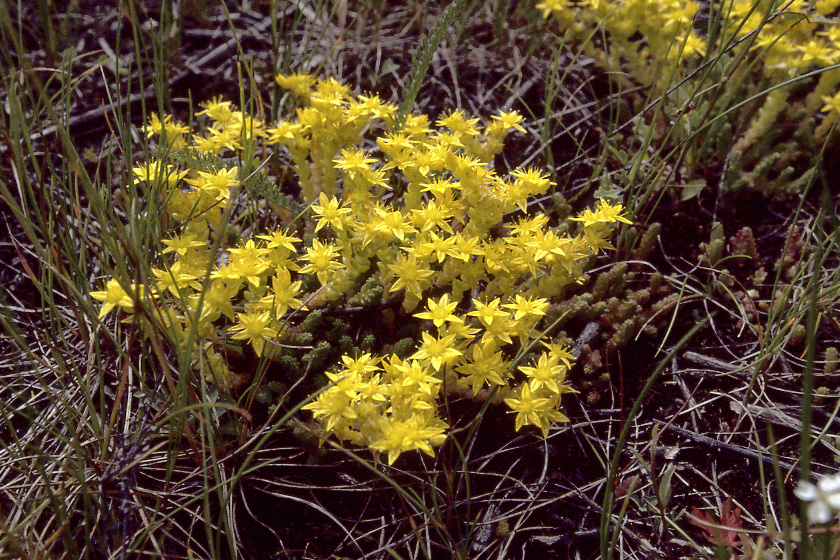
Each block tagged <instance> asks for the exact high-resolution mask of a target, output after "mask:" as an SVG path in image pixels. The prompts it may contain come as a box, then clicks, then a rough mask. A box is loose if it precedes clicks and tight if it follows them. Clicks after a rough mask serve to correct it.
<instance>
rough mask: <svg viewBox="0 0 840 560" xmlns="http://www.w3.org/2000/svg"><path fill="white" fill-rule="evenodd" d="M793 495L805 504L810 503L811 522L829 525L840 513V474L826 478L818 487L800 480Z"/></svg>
mask: <svg viewBox="0 0 840 560" xmlns="http://www.w3.org/2000/svg"><path fill="white" fill-rule="evenodd" d="M793 493H794V494H796V497H797V498H799V499H800V500H802V501H803V502H810V503H809V504H808V519H809V520H810V521H813V522H815V523H827V522H829V521H831V519H832V517H834V515H835V514H836V513H837V512H838V511H840V473H838V474H834V475H831V476H824V477H822V478H820V479H819V480H818V481H817V484H816V485H814V484H811V483H810V482H805V481H802V480H800V481H799V484H797V486H796V489H794V491H793Z"/></svg>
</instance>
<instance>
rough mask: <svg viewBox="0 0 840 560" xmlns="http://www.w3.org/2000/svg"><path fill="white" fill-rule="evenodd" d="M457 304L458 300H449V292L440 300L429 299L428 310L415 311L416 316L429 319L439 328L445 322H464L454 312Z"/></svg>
mask: <svg viewBox="0 0 840 560" xmlns="http://www.w3.org/2000/svg"><path fill="white" fill-rule="evenodd" d="M457 306H458V302H457V301H453V302H451V303H450V302H449V294H443V295H442V296H441V298H440V299H439V300H438V301H434V300H431V299H430V300H429V304H428V311H426V312H424V313H415V314H414V316H415V317H417V318H418V319H429V320H430V321H432V322H433V323H434V324H435V326H436V327H437V328H440V327H442V326H443V324H444V323H463V322H464V320H463V319H461V318H460V317H458V316H457V315H455V314H454V313H453V311H455V307H457Z"/></svg>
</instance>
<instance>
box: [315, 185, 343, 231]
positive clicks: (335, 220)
mask: <svg viewBox="0 0 840 560" xmlns="http://www.w3.org/2000/svg"><path fill="white" fill-rule="evenodd" d="M318 202H320V204H314V205H312V212H314V213H315V215H316V216H318V217H319V219H318V224H317V225H316V226H315V231H318V230H320V229H321V228H322V227H324V226H326V225H328V224H329V226H330V227H332V228H333V231H343V230H344V225H345V224H346V223H347V222H349V220H350V218H349V216H350V212H352V210H351V209H350V208H346V207H343V206H342V204H341V203H340V202H339V201H338V199H337V198H335V197H332V198H327V195H326V194H324V193H323V192H322V193H321V194H320V195H319V196H318Z"/></svg>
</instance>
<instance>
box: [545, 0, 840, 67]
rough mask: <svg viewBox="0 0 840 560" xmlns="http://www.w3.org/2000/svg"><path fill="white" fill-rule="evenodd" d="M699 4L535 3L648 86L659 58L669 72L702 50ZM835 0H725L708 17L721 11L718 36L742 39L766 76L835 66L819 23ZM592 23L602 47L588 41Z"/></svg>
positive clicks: (829, 34)
mask: <svg viewBox="0 0 840 560" xmlns="http://www.w3.org/2000/svg"><path fill="white" fill-rule="evenodd" d="M703 5H704V3H703V2H699V1H696V0H622V1H621V2H604V1H602V0H574V1H572V0H542V1H541V2H539V3H538V4H537V8H539V9H541V10H542V12H543V16H544V17H546V18H548V17H549V16H551V17H553V18H555V19H556V20H557V21H559V22H560V23H561V25H562V26H563V29H564V38H565V39H567V40H571V41H575V42H579V43H585V44H586V46H587V54H588V55H590V56H592V57H593V58H595V59H596V60H598V61H599V62H600V63H601V64H602V65H604V66H605V67H607V68H610V69H613V70H616V69H618V68H622V69H625V70H629V72H630V74H631V76H632V77H633V79H635V80H636V81H638V82H640V83H643V84H653V83H654V82H655V80H656V76H657V74H658V73H660V72H661V68H660V66H661V65H662V64H663V63H665V64H666V70H665V73H666V75H667V65H668V64H670V65H672V66H673V65H674V63H679V62H683V61H685V60H688V59H691V58H692V57H694V56H695V55H698V54H699V55H703V54H704V52H705V50H706V48H707V45H706V41H705V38H704V36H702V35H701V34H699V33H698V32H697V30H698V29H701V30H705V28H706V24H705V23H704V24H702V26H701V25H698V24H697V23H696V16H697V12H698V10H700V9H701V8H702V7H703ZM838 5H840V2H838V0H819V1H816V2H814V1H811V0H793V1H790V2H778V1H776V0H759V1H758V2H756V1H755V0H726V1H724V2H722V3H720V4H716V5H715V7H714V10H715V12H713V13H712V14H711V15H710V16H709V17H711V18H717V17H718V16H719V14H722V16H723V17H722V18H721V19H720V21H721V22H722V26H721V29H720V35H721V36H723V37H732V38H735V39H737V40H748V42H747V43H746V44H748V45H750V48H751V49H752V50H753V52H756V53H761V55H762V58H763V67H762V69H763V71H764V72H765V74H766V75H768V76H771V77H775V78H777V79H780V80H781V79H786V78H790V77H793V76H795V75H798V74H801V73H802V72H804V71H806V70H807V69H809V68H812V67H815V66H816V67H821V68H825V67H828V66H831V65H833V64H837V62H838V60H840V58H839V57H840V54H839V53H840V50H838V48H837V45H838V44H840V43H838V40H840V31H838V29H837V26H836V25H835V24H831V25H825V24H826V23H828V22H829V20H828V19H826V18H828V17H830V16H831V15H832V14H833V13H834V11H835V10H836V9H837V7H838ZM718 11H719V12H718ZM596 29H597V30H598V31H597V33H598V34H600V33H602V32H603V33H604V34H605V36H606V38H607V42H608V44H607V45H600V46H596V45H595V44H594V43H593V42H592V41H589V40H588V39H589V38H590V37H591V34H592V33H593V31H594V30H596ZM753 38H754V39H753Z"/></svg>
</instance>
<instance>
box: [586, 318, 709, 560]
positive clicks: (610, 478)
mask: <svg viewBox="0 0 840 560" xmlns="http://www.w3.org/2000/svg"><path fill="white" fill-rule="evenodd" d="M713 315H714V312H713V313H712V314H711V315H707V316H706V317H704V318H703V319H701V320H700V321H698V322H697V324H696V325H694V326H693V327H692V328H691V330H689V331H688V332H687V333H686V334H685V335H683V337H682V338H681V339H680V340H679V341H677V343H676V344H675V345H674V347H673V348H672V349H671V351H670V352H668V354H667V355H666V356H665V357H664V358H662V359H661V360H660V361H659V364H657V366H656V369H654V371H653V373H651V375H650V377H649V378H648V380H647V382H646V383H645V385H644V387H642V390H641V391H640V392H639V396H638V397H637V398H636V401H635V402H634V403H633V407H632V408H631V409H630V412H629V413H628V415H627V418H626V419H625V421H624V425H623V426H622V428H621V433H620V435H619V436H618V441H617V442H616V444H615V452H614V453H613V456H612V460H611V461H610V470H609V472H608V473H607V479H606V481H605V482H604V501H603V506H602V509H601V558H602V559H603V560H610V559H611V558H612V555H613V552H614V550H615V548H614V544H613V543H611V542H610V537H609V535H610V534H611V533H610V519H611V518H612V510H613V505H614V504H615V491H614V488H613V486H614V484H615V482H616V478H615V477H616V474H617V473H618V461H619V459H620V458H621V454H622V452H623V451H624V445H625V443H626V442H627V437H628V436H629V434H630V427H631V425H632V422H633V419H634V418H635V417H636V415H637V414H638V413H639V411H640V410H641V408H642V403H643V402H644V399H645V397H646V396H647V394H648V393H649V392H650V390H651V389H653V387H654V385H655V383H656V382H657V381H658V380H659V376H660V375H662V373H663V372H664V371H665V368H666V367H667V366H668V364H669V363H671V361H672V360H673V359H674V357H675V356H676V355H677V353H678V352H679V351H680V350H681V349H682V347H683V346H685V345H686V344H687V343H688V342H689V341H690V340H691V339H692V338H693V337H694V335H695V334H697V333H698V332H699V331H700V329H702V328H703V327H704V326H705V325H706V323H708V322H709V321H710V320H711V318H712V316H713ZM621 521H622V517H619V518H618V520H617V523H618V524H620V523H621ZM618 531H620V527H616V532H618Z"/></svg>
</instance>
